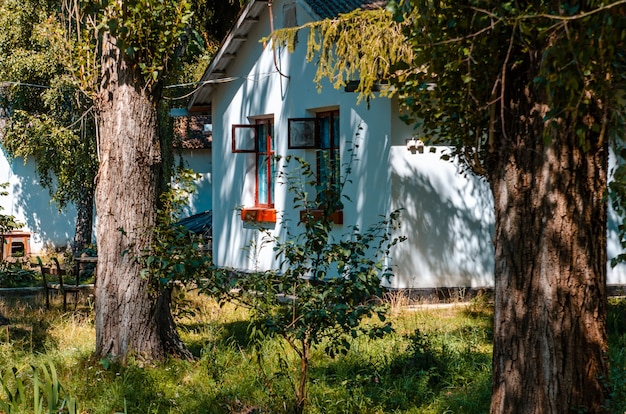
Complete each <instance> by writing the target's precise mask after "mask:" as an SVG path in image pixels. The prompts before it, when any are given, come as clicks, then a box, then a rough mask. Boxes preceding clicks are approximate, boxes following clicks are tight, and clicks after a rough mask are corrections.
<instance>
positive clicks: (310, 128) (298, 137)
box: [288, 110, 343, 223]
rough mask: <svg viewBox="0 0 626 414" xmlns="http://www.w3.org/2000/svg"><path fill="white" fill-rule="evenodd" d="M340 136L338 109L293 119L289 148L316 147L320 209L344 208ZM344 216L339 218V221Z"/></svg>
mask: <svg viewBox="0 0 626 414" xmlns="http://www.w3.org/2000/svg"><path fill="white" fill-rule="evenodd" d="M339 138H340V133H339V111H338V110H332V111H324V112H318V113H317V114H316V116H315V118H292V119H289V128H288V139H289V142H288V143H289V148H290V149H314V150H315V151H316V158H315V164H316V165H315V168H316V175H317V184H316V197H315V205H316V207H315V209H316V210H319V211H323V210H329V211H336V212H339V211H340V210H341V209H342V208H343V205H342V203H341V176H340V172H341V161H340V155H339V154H340V148H339ZM301 216H302V215H301ZM342 220H343V219H337V220H335V223H339V221H342Z"/></svg>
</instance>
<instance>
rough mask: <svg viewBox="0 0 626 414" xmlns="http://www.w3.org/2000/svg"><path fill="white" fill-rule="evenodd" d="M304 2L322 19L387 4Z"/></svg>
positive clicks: (369, 0)
mask: <svg viewBox="0 0 626 414" xmlns="http://www.w3.org/2000/svg"><path fill="white" fill-rule="evenodd" d="M305 2H306V3H307V4H308V5H309V7H311V10H313V11H314V12H315V13H317V15H318V16H320V17H321V18H322V19H328V18H331V17H336V16H337V15H339V14H342V13H349V12H351V11H353V10H356V9H366V10H367V9H375V8H378V7H382V6H384V5H385V3H387V2H386V1H384V0H333V1H329V0H305Z"/></svg>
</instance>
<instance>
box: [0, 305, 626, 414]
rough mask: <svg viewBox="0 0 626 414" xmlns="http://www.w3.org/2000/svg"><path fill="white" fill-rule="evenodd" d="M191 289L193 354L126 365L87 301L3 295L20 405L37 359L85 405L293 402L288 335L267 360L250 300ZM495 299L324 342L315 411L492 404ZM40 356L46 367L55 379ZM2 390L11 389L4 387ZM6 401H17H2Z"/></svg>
mask: <svg viewBox="0 0 626 414" xmlns="http://www.w3.org/2000/svg"><path fill="white" fill-rule="evenodd" d="M186 300H187V302H186V303H187V306H189V307H191V308H192V310H193V314H192V313H189V312H184V313H180V314H179V319H178V324H179V327H180V333H181V337H182V338H183V339H184V341H185V342H186V343H187V344H189V345H190V349H192V350H193V353H194V355H195V357H196V359H195V360H194V361H179V360H168V361H164V362H161V363H156V364H149V365H146V364H142V363H140V361H136V362H134V361H132V360H131V361H129V364H128V366H121V365H119V364H114V363H113V364H110V365H109V366H107V367H105V366H103V365H101V364H99V363H98V361H97V360H92V359H91V354H92V352H93V346H94V341H95V332H94V325H93V320H92V317H91V313H90V309H89V307H88V306H87V305H86V304H85V303H84V302H83V303H82V304H81V306H79V309H78V311H77V312H76V313H62V312H60V301H59V300H56V301H54V302H53V307H52V310H51V311H48V312H44V311H42V310H41V309H40V306H41V304H42V301H41V298H29V299H24V300H10V301H7V300H0V311H1V312H3V313H4V314H5V315H6V316H8V317H9V318H10V319H11V322H12V324H11V325H10V327H9V336H8V337H7V336H6V333H5V331H4V330H0V367H2V374H0V375H2V376H3V378H7V379H6V380H5V383H7V382H8V389H9V391H10V392H11V393H12V394H13V396H14V397H15V396H16V393H15V390H16V388H17V384H16V382H15V378H14V374H13V372H14V371H13V370H12V369H11V367H15V369H16V371H15V372H16V374H15V375H16V376H17V377H18V378H20V379H21V381H22V382H23V384H24V385H23V386H24V392H23V393H22V394H20V395H25V402H22V403H21V404H22V406H23V405H24V404H26V405H27V406H28V407H29V411H19V409H18V410H17V411H10V412H11V413H12V414H13V413H20V412H28V413H29V414H30V413H32V412H33V411H32V407H33V401H34V388H33V385H34V383H33V379H34V372H33V371H32V368H31V366H35V367H38V370H39V371H38V372H39V373H38V378H39V380H40V381H42V382H43V383H45V382H47V381H48V383H49V384H53V385H54V384H56V383H58V384H59V385H61V384H62V387H61V391H59V392H58V395H59V398H57V400H56V401H57V402H60V401H63V400H64V399H65V398H66V397H67V396H72V397H73V398H75V400H76V402H77V406H78V408H79V409H80V412H81V413H83V414H111V413H128V414H135V413H142V414H143V413H150V414H166V413H167V414H173V413H184V414H196V413H198V414H199V413H203V414H204V413H209V414H211V413H216V414H218V413H219V414H223V413H245V412H249V413H252V412H256V413H286V412H288V410H287V408H288V407H289V403H290V401H291V397H290V395H291V393H292V391H291V385H290V382H289V379H288V378H287V376H285V375H283V374H282V371H283V367H281V366H280V365H279V364H280V355H282V354H283V353H284V354H285V355H286V357H287V358H291V361H294V360H295V359H296V358H297V356H296V355H295V354H293V353H290V352H289V351H287V352H286V351H285V349H283V348H282V347H281V345H280V341H278V340H275V339H269V340H267V341H265V342H264V343H263V344H262V348H261V351H262V355H263V359H262V364H261V366H259V364H258V362H257V359H256V353H255V350H254V348H253V345H254V344H253V343H251V342H250V341H249V340H248V336H247V325H248V320H249V314H248V312H247V311H246V310H244V309H242V308H236V307H234V306H232V305H226V306H224V307H221V308H220V307H219V306H218V305H217V304H216V303H215V302H214V301H213V300H210V299H208V298H206V297H205V296H203V295H197V294H195V293H187V294H186ZM489 309H490V308H489V307H486V308H485V309H484V310H483V311H481V313H480V314H479V315H478V316H476V315H475V314H472V315H468V314H467V313H466V308H465V307H460V306H459V307H452V308H447V309H424V310H419V311H411V312H409V311H406V312H401V313H398V314H394V315H393V316H392V317H391V318H390V319H391V322H392V323H393V325H394V327H395V332H393V333H390V334H389V335H387V336H385V337H384V338H369V337H368V336H366V335H362V336H358V337H356V338H353V339H351V346H350V350H349V351H348V352H347V353H346V355H345V356H344V357H342V358H330V357H328V355H326V354H325V353H324V352H323V350H321V349H319V350H315V351H314V352H312V355H311V358H312V360H313V361H314V363H313V364H312V369H311V371H310V388H309V404H308V405H307V412H308V413H311V414H318V413H320V414H321V413H324V414H333V413H368V414H369V413H374V414H376V413H381V414H382V413H391V412H394V413H420V414H422V413H426V414H428V413H448V412H449V413H464V414H472V413H475V414H478V413H481V414H482V413H485V412H488V410H489V399H490V392H491V361H490V360H491V335H492V333H491V325H490V314H489V312H490V310H489ZM625 310H626V304H624V303H623V302H614V303H612V304H611V306H610V317H609V319H610V321H612V322H610V323H609V333H610V348H609V358H610V365H611V378H610V383H609V385H608V387H609V388H610V390H611V392H612V399H611V400H610V402H609V408H607V412H608V413H623V412H624V411H625V410H626V393H625V391H624V390H626V375H625V374H624V373H625V372H626V351H625V349H626V332H625V329H624V326H625V325H624V324H623V323H622V322H621V321H622V320H623V319H622V318H624V317H626V315H625V314H624V312H625ZM366 322H367V321H366ZM50 363H51V364H53V366H54V368H55V370H56V380H53V375H52V374H51V368H50ZM42 366H43V367H46V369H47V370H48V376H49V378H50V379H49V380H47V379H46V378H47V377H46V375H45V374H44V373H43V371H42V368H41V367H42ZM7 373H8V377H7ZM0 387H1V386H0ZM44 389H49V388H46V387H44V386H41V387H40V390H41V391H40V396H41V397H44V399H43V406H44V407H47V406H48V402H47V401H48V400H47V397H45V395H46V394H45V392H44V391H43V390H44ZM57 389H58V388H57ZM46 392H47V391H46ZM0 398H1V399H2V401H5V402H6V400H7V397H6V394H5V391H4V390H2V389H0ZM53 400H54V398H53ZM68 400H69V397H68ZM52 405H54V404H52ZM17 407H19V405H17ZM65 407H67V405H66V406H65ZM0 412H7V413H8V412H9V411H8V409H7V408H6V407H0ZM44 412H45V410H44ZM65 412H68V411H67V410H66V411H65Z"/></svg>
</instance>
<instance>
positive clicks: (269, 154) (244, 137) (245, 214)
mask: <svg viewBox="0 0 626 414" xmlns="http://www.w3.org/2000/svg"><path fill="white" fill-rule="evenodd" d="M232 149H233V152H234V153H248V154H253V155H254V166H255V168H254V174H255V176H254V180H255V185H254V207H253V208H244V209H243V210H242V213H241V216H242V219H243V220H245V221H269V222H275V221H276V218H275V217H276V214H275V211H274V210H273V209H274V177H275V162H274V119H273V118H263V119H257V120H256V121H255V123H254V124H252V125H233V136H232Z"/></svg>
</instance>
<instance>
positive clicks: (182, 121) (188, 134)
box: [173, 115, 213, 149]
mask: <svg viewBox="0 0 626 414" xmlns="http://www.w3.org/2000/svg"><path fill="white" fill-rule="evenodd" d="M173 122H174V147H175V148H182V149H207V148H211V144H212V143H213V134H212V133H206V132H205V131H204V125H206V124H210V123H211V117H210V116H209V115H187V116H177V117H174V120H173Z"/></svg>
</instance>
